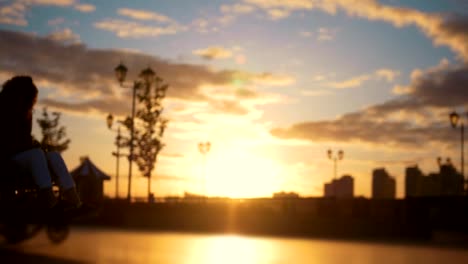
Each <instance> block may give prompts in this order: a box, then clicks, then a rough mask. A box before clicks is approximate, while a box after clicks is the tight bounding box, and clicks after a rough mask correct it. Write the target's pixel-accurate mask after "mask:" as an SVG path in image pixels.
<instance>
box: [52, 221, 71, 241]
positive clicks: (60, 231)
mask: <svg viewBox="0 0 468 264" xmlns="http://www.w3.org/2000/svg"><path fill="white" fill-rule="evenodd" d="M46 234H47V238H49V240H50V242H52V243H53V244H60V243H62V242H63V241H65V240H66V239H67V237H68V235H69V234H70V226H69V225H66V224H54V225H48V226H47V230H46Z"/></svg>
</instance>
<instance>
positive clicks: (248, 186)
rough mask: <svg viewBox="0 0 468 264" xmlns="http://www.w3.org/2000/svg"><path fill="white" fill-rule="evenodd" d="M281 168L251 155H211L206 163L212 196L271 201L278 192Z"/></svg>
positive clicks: (207, 188) (207, 179) (207, 183)
mask: <svg viewBox="0 0 468 264" xmlns="http://www.w3.org/2000/svg"><path fill="white" fill-rule="evenodd" d="M280 174H281V167H280V166H279V165H278V164H277V163H275V162H274V161H272V160H269V159H265V158H262V157H259V156H255V155H253V154H251V153H249V152H248V151H242V150H232V149H231V150H227V151H223V152H218V153H212V155H210V156H209V157H208V158H207V163H206V190H207V194H208V195H209V196H223V197H232V198H247V197H271V195H272V194H273V192H276V191H278V189H279V187H280V186H279V176H280Z"/></svg>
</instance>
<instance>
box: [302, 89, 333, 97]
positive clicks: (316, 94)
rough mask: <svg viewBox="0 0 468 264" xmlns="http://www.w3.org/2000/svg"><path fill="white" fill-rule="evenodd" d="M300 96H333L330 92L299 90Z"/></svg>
mask: <svg viewBox="0 0 468 264" xmlns="http://www.w3.org/2000/svg"><path fill="white" fill-rule="evenodd" d="M300 92H301V95H304V96H324V95H331V94H333V92H332V91H330V90H301V91H300Z"/></svg>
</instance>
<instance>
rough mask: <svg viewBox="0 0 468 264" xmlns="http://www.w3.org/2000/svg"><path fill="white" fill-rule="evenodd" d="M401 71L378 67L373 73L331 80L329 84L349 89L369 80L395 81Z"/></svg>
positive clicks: (337, 87)
mask: <svg viewBox="0 0 468 264" xmlns="http://www.w3.org/2000/svg"><path fill="white" fill-rule="evenodd" d="M399 74H400V73H399V72H398V71H395V70H391V69H378V70H376V71H375V72H374V73H372V74H363V75H359V76H356V77H353V78H351V79H348V80H344V81H341V82H330V83H328V86H330V87H332V88H336V89H348V88H356V87H359V86H361V85H362V84H363V83H364V82H366V81H369V80H382V79H383V80H385V81H387V82H393V80H394V79H395V77H396V76H398V75H399Z"/></svg>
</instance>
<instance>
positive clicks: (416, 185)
mask: <svg viewBox="0 0 468 264" xmlns="http://www.w3.org/2000/svg"><path fill="white" fill-rule="evenodd" d="M423 180H424V175H423V173H422V172H421V170H420V169H419V167H418V166H417V165H416V166H414V167H408V168H406V170H405V197H418V196H421V195H422V191H423Z"/></svg>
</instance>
